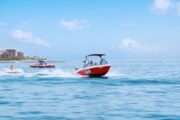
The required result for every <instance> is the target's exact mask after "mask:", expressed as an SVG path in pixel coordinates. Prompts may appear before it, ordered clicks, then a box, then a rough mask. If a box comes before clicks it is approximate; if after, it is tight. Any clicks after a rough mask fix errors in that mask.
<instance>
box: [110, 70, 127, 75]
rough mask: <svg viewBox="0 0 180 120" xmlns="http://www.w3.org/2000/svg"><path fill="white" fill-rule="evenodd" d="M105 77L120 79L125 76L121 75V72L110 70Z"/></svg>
mask: <svg viewBox="0 0 180 120" xmlns="http://www.w3.org/2000/svg"><path fill="white" fill-rule="evenodd" d="M106 76H107V77H122V76H125V74H123V73H122V72H120V71H118V70H110V71H109V72H108V73H107V74H106Z"/></svg>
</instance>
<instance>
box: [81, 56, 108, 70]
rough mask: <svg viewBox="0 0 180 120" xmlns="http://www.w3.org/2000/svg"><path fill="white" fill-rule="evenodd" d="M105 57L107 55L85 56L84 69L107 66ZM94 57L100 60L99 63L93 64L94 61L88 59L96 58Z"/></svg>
mask: <svg viewBox="0 0 180 120" xmlns="http://www.w3.org/2000/svg"><path fill="white" fill-rule="evenodd" d="M105 55H106V54H90V55H87V56H85V60H84V61H83V62H84V66H83V68H86V67H91V66H96V65H107V64H108V62H107V61H106V60H105V59H104V58H103V57H102V56H105ZM94 56H95V57H99V58H100V62H99V63H96V62H93V60H89V59H88V58H89V57H94Z"/></svg>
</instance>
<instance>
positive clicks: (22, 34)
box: [0, 0, 180, 60]
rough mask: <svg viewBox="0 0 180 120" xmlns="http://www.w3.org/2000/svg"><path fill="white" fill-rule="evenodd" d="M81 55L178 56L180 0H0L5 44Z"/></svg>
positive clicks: (64, 56)
mask: <svg viewBox="0 0 180 120" xmlns="http://www.w3.org/2000/svg"><path fill="white" fill-rule="evenodd" d="M4 48H16V49H18V50H21V51H24V52H25V53H26V55H29V56H41V57H46V58H49V59H54V60H55V59H59V60H68V59H80V58H82V57H84V56H85V55H87V54H90V53H106V54H107V56H108V57H109V58H111V59H130V60H132V59H179V58H180V0H0V49H4Z"/></svg>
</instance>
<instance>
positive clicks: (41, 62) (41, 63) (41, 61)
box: [38, 60, 47, 65]
mask: <svg viewBox="0 0 180 120" xmlns="http://www.w3.org/2000/svg"><path fill="white" fill-rule="evenodd" d="M38 63H39V65H47V63H46V62H45V61H44V60H38Z"/></svg>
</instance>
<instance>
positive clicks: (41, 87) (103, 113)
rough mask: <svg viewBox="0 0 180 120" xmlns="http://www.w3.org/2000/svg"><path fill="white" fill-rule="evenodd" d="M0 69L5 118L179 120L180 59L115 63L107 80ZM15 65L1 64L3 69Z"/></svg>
mask: <svg viewBox="0 0 180 120" xmlns="http://www.w3.org/2000/svg"><path fill="white" fill-rule="evenodd" d="M13 64H14V65H15V66H16V67H17V68H20V69H21V70H22V71H23V73H22V74H19V75H11V74H7V73H4V72H3V71H0V120H180V61H178V60H166V61H113V62H111V65H112V69H111V70H110V72H109V73H108V74H107V75H106V77H103V78H86V77H79V76H77V75H76V74H75V73H74V72H75V70H74V68H77V67H80V66H81V63H80V62H77V61H73V62H62V63H57V67H56V68H55V69H32V68H29V67H28V65H29V64H28V63H13ZM8 66H10V63H0V68H1V69H2V68H5V67H8Z"/></svg>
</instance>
